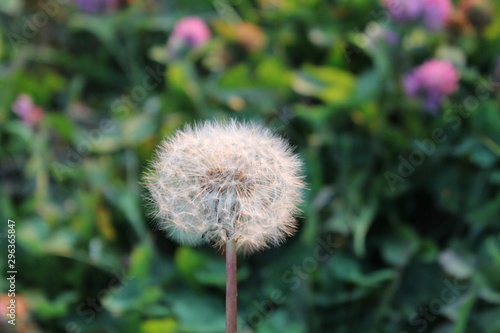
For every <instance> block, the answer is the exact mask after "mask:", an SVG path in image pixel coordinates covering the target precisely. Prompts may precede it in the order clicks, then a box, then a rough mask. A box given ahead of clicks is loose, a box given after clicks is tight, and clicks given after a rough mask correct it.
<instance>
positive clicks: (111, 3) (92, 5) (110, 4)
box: [74, 0, 119, 14]
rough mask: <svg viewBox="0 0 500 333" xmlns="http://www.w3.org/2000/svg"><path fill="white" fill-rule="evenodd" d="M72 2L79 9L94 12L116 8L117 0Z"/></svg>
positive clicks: (78, 0) (80, 0)
mask: <svg viewBox="0 0 500 333" xmlns="http://www.w3.org/2000/svg"><path fill="white" fill-rule="evenodd" d="M74 2H75V4H76V7H77V8H78V9H79V10H80V11H82V12H85V13H89V14H96V13H102V12H109V11H114V10H116V8H118V3H119V0H74Z"/></svg>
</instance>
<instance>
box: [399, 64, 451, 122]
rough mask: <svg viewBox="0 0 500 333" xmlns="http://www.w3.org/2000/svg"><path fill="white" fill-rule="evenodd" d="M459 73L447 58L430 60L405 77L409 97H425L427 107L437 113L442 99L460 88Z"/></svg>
mask: <svg viewBox="0 0 500 333" xmlns="http://www.w3.org/2000/svg"><path fill="white" fill-rule="evenodd" d="M458 80H459V73H458V71H457V70H456V69H455V67H453V64H452V63H451V62H449V61H446V60H437V59H433V60H429V61H427V62H425V63H424V64H422V65H421V66H419V67H417V68H415V69H414V70H413V71H411V72H410V73H407V74H406V75H405V76H404V77H403V84H404V90H405V93H406V95H407V96H409V97H418V98H421V99H423V101H424V103H425V107H426V109H427V110H428V111H429V112H431V113H436V112H437V110H438V109H439V106H440V104H441V102H442V100H443V99H444V98H445V97H446V96H448V95H450V94H452V93H454V92H455V91H456V90H457V89H458Z"/></svg>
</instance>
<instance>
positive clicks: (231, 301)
mask: <svg viewBox="0 0 500 333" xmlns="http://www.w3.org/2000/svg"><path fill="white" fill-rule="evenodd" d="M237 269H238V265H237V259H236V242H235V241H234V240H228V241H227V243H226V333H236V323H237V317H238V301H237V297H238V281H237V279H236V272H237Z"/></svg>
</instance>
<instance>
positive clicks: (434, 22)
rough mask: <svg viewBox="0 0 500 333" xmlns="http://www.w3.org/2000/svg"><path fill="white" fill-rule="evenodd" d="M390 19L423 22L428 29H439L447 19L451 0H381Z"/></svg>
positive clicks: (403, 21) (451, 6)
mask: <svg viewBox="0 0 500 333" xmlns="http://www.w3.org/2000/svg"><path fill="white" fill-rule="evenodd" d="M382 4H383V5H384V7H386V8H387V10H388V11H389V13H390V15H391V17H392V19H394V20H395V21H397V22H400V23H415V22H420V23H423V24H424V25H425V26H426V27H427V28H428V29H430V30H439V29H441V28H442V27H444V25H445V24H446V22H447V21H448V20H449V18H450V16H451V14H452V10H453V5H452V3H451V0H382Z"/></svg>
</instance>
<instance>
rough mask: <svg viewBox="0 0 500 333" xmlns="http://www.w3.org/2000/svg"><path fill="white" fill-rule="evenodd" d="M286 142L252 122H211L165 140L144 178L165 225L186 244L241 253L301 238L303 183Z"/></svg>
mask: <svg viewBox="0 0 500 333" xmlns="http://www.w3.org/2000/svg"><path fill="white" fill-rule="evenodd" d="M301 167H302V165H301V162H300V160H299V158H298V157H297V156H296V155H294V154H293V152H292V150H291V148H290V146H289V145H288V143H287V142H286V141H284V140H283V139H281V138H280V137H278V136H276V135H274V134H273V133H271V132H270V131H269V130H267V129H265V128H264V127H262V126H260V125H257V124H252V123H237V122H236V121H230V122H227V123H220V122H206V123H204V124H201V125H196V126H192V127H191V126H187V127H185V128H184V129H183V130H180V131H178V132H177V133H176V134H175V135H174V136H173V137H171V138H170V139H168V140H166V141H164V142H163V143H162V145H161V146H160V148H158V150H157V155H156V159H155V160H154V162H153V163H152V166H151V169H150V171H149V172H148V173H147V175H146V177H145V183H146V186H147V187H148V189H149V192H150V195H151V202H152V204H153V206H154V207H155V215H156V217H157V220H158V225H159V226H160V228H161V229H164V230H165V231H167V232H168V233H169V235H170V236H171V237H173V238H174V239H176V240H177V241H179V242H181V243H187V244H192V245H197V244H202V243H207V242H211V243H212V244H213V245H214V246H220V247H223V246H224V245H225V244H226V243H227V242H228V241H235V244H236V249H237V251H238V252H242V253H252V252H254V251H257V250H260V249H264V248H267V247H269V246H273V245H278V244H280V243H281V242H283V240H284V239H285V238H286V236H289V235H291V234H293V233H294V231H295V228H296V221H295V219H294V215H295V214H296V213H298V211H299V210H298V208H297V205H298V204H299V203H300V201H301V194H302V189H303V186H304V185H303V181H302V176H301Z"/></svg>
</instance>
